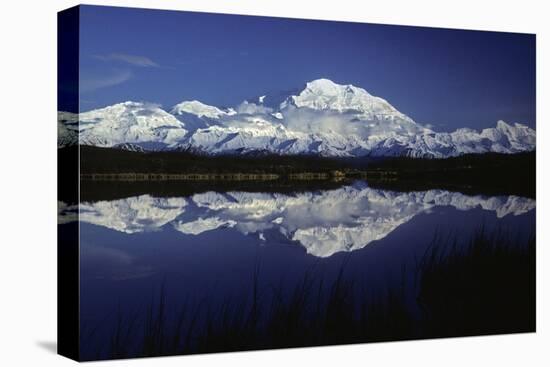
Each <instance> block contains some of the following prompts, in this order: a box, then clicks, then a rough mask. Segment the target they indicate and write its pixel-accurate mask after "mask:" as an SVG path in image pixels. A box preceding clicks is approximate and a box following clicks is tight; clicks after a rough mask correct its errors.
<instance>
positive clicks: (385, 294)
mask: <svg viewBox="0 0 550 367" xmlns="http://www.w3.org/2000/svg"><path fill="white" fill-rule="evenodd" d="M348 260H349V256H348V257H347V258H346V260H345V261H344V262H342V264H341V266H340V268H339V271H338V273H337V274H336V276H335V277H334V279H332V280H331V281H330V282H328V281H327V280H326V279H323V277H322V276H319V274H316V272H315V270H316V269H315V268H312V269H308V270H307V271H306V272H305V274H304V276H303V277H302V279H301V280H300V282H299V283H298V284H296V285H295V286H294V287H293V288H292V289H291V290H290V291H288V290H287V289H285V288H284V287H283V286H282V285H277V286H275V285H270V286H269V287H267V288H262V289H260V281H259V278H260V276H261V272H260V265H259V262H257V263H256V265H255V267H254V269H253V272H252V276H251V278H252V279H251V284H250V287H249V288H248V290H249V292H248V296H247V297H236V298H232V297H227V298H225V300H224V301H223V302H221V303H219V304H218V303H216V304H211V303H209V302H208V299H207V298H205V299H203V300H202V301H201V302H199V303H198V304H197V305H196V306H195V307H189V305H184V306H183V307H180V308H177V310H169V309H168V307H167V298H166V297H167V295H166V291H165V288H164V285H163V286H162V287H161V289H160V291H159V294H158V296H156V297H154V299H153V300H152V301H151V303H150V304H149V305H148V306H147V307H146V308H145V310H144V311H143V312H142V314H141V315H139V316H138V315H129V316H128V317H126V318H124V317H123V315H122V313H120V312H119V313H118V314H117V316H116V322H115V323H114V327H113V331H112V333H111V338H110V348H109V350H107V351H106V352H103V351H100V352H98V351H96V352H95V353H86V354H85V355H87V356H88V359H101V358H126V357H146V356H163V355H175V354H193V353H207V352H222V351H238V350H253V349H267V348H287V347H302V346H316V345H329V344H343V343H361V342H376V341H392V340H408V339H418V338H434V337H448V336H466V335H481V334H497V333H513V332H529V331H534V330H535V240H534V237H533V238H530V239H529V240H528V241H527V243H525V242H523V243H520V242H519V241H514V240H512V239H510V238H508V237H507V236H506V235H505V233H503V232H499V231H496V232H494V233H491V234H489V233H487V232H486V231H485V230H483V229H481V230H480V231H479V232H478V233H476V234H475V235H474V236H473V237H472V238H471V239H470V240H469V242H468V243H467V244H466V245H461V246H459V245H458V241H457V239H456V238H450V239H446V240H445V239H442V238H441V237H440V236H437V237H436V238H434V240H433V241H432V244H431V245H430V246H429V248H428V250H427V251H426V252H425V254H424V255H423V256H422V258H421V259H420V260H419V261H417V263H416V269H414V271H412V274H411V273H407V272H406V271H405V270H403V281H402V282H401V283H400V284H399V285H394V286H389V287H388V288H387V289H385V290H384V291H381V292H378V293H375V294H367V293H366V292H365V291H363V292H360V291H359V287H357V285H356V283H355V281H354V280H353V277H350V276H347V275H346V264H347V261H348ZM407 276H410V277H414V278H415V281H409V282H406V281H405V280H407V279H405V278H406V277H407ZM409 280H410V279H409ZM406 284H412V285H411V286H409V287H413V289H412V290H411V289H407V286H406ZM285 291H286V292H285ZM411 291H412V292H411ZM407 294H409V295H411V294H412V295H413V296H412V299H410V298H411V297H410V296H409V299H408V298H407V297H408V296H407ZM87 347H88V348H91V345H89V346H87Z"/></svg>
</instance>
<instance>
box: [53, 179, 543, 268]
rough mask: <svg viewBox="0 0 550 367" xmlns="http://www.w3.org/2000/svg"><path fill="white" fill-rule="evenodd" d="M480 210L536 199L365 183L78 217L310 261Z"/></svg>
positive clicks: (513, 209) (135, 202) (144, 203)
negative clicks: (286, 247)
mask: <svg viewBox="0 0 550 367" xmlns="http://www.w3.org/2000/svg"><path fill="white" fill-rule="evenodd" d="M442 206H445V207H449V206H450V207H453V208H455V209H456V210H462V211H467V210H472V209H482V210H486V211H489V212H493V213H494V215H495V216H496V217H498V218H502V217H505V216H508V215H522V214H525V213H528V212H530V211H532V210H534V209H535V200H533V199H529V198H524V197H518V196H497V197H488V196H481V195H478V196H468V195H464V194H461V193H457V192H449V191H444V190H429V191H420V192H409V193H404V192H393V191H385V190H377V189H372V188H370V187H368V185H366V184H365V183H356V184H354V185H350V186H345V187H341V188H339V189H335V190H329V191H313V192H304V193H297V194H281V193H251V192H227V193H218V192H206V193H201V194H196V195H193V196H191V197H187V198H168V199H160V198H153V197H151V196H149V195H143V196H139V197H131V198H127V199H120V200H113V201H100V202H95V203H83V204H82V205H81V209H80V220H81V221H83V222H86V223H91V224H94V225H99V226H103V227H107V228H111V229H113V230H116V231H121V232H125V233H140V232H145V231H151V230H157V229H159V228H161V227H163V226H172V227H173V228H174V229H175V230H177V231H179V232H181V233H183V234H187V235H200V234H201V233H204V232H207V231H211V230H215V229H220V228H231V229H232V230H236V231H238V232H240V233H242V234H244V235H251V236H255V237H257V238H263V239H264V240H269V239H274V238H276V241H277V242H280V241H286V242H289V243H297V244H299V245H301V246H303V247H304V248H305V249H306V251H307V252H308V253H309V254H311V255H314V256H318V257H327V256H331V255H333V254H335V253H337V252H341V251H354V250H358V249H361V248H363V247H365V246H367V245H368V244H370V243H372V242H373V241H376V240H380V239H382V238H384V237H385V236H387V235H389V234H390V233H391V232H393V231H394V230H395V229H397V228H398V227H399V226H400V225H402V224H404V223H406V222H408V221H410V220H411V219H412V218H414V217H415V216H417V215H419V214H421V213H428V212H430V211H431V210H432V209H434V208H436V207H442ZM59 215H60V218H61V219H62V220H63V223H66V222H69V221H71V220H76V218H77V217H76V215H74V208H73V207H70V206H66V205H64V204H63V203H61V204H60V205H59Z"/></svg>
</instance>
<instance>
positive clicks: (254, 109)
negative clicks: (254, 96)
mask: <svg viewBox="0 0 550 367" xmlns="http://www.w3.org/2000/svg"><path fill="white" fill-rule="evenodd" d="M236 110H237V112H238V113H244V114H247V115H258V114H260V115H261V114H269V113H271V112H273V109H272V108H269V107H265V106H260V105H257V104H255V103H250V102H248V101H244V102H242V103H241V104H240V105H238V106H237V108H236Z"/></svg>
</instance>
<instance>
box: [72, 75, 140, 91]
mask: <svg viewBox="0 0 550 367" xmlns="http://www.w3.org/2000/svg"><path fill="white" fill-rule="evenodd" d="M132 76H133V74H132V72H131V71H128V70H123V71H119V72H116V73H114V74H112V75H108V76H100V77H98V76H84V77H81V78H80V91H81V92H83V93H86V92H92V91H95V90H97V89H102V88H107V87H111V86H114V85H118V84H122V83H124V82H126V81H128V80H129V79H131V78H132Z"/></svg>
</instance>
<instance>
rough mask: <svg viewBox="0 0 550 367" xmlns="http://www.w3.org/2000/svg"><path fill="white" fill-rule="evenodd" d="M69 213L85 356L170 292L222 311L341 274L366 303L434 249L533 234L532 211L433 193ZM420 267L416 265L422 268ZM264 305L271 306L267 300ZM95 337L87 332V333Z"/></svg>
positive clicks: (197, 199) (120, 204) (360, 190)
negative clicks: (75, 234)
mask: <svg viewBox="0 0 550 367" xmlns="http://www.w3.org/2000/svg"><path fill="white" fill-rule="evenodd" d="M75 210H76V207H75V206H70V205H66V204H64V203H60V219H61V222H62V223H64V224H62V225H64V226H75V225H80V233H81V247H80V261H81V273H80V279H81V293H80V297H81V298H80V305H81V327H82V328H83V330H84V331H83V333H89V335H83V336H82V337H83V338H88V337H89V338H90V341H88V342H83V354H84V357H86V355H88V357H89V358H94V357H93V354H94V353H96V354H97V353H100V352H98V351H99V350H103V349H104V347H105V348H107V347H106V346H102V345H101V343H105V344H107V343H108V340H109V335H111V333H112V330H113V325H114V324H115V323H116V320H117V318H116V316H114V315H116V314H117V313H119V314H120V313H122V314H125V315H129V314H131V313H133V312H135V313H136V314H137V313H139V312H142V311H143V309H144V308H146V307H147V305H149V304H151V303H152V302H154V301H153V300H154V299H155V298H157V297H158V294H159V292H160V291H161V289H163V292H164V294H165V296H166V300H165V302H166V305H167V307H168V309H173V310H175V309H177V308H178V307H182V305H194V306H195V307H199V306H200V307H205V308H208V309H216V307H218V306H219V305H221V304H223V303H224V302H227V300H228V299H232V300H237V299H247V297H248V296H249V294H250V292H251V289H253V288H254V286H255V285H254V282H256V286H257V288H258V290H259V292H260V299H263V300H269V299H270V297H272V296H273V292H271V291H270V289H279V290H281V292H282V293H283V294H284V293H285V292H291V290H292V289H294V287H296V285H297V284H300V282H301V281H302V280H303V278H304V275H305V274H309V275H310V276H311V277H313V278H317V279H323V280H325V282H326V284H328V283H330V280H331V279H334V278H335V277H337V275H338V274H339V271H340V270H342V269H343V275H344V276H345V277H346V278H347V279H352V280H353V282H354V283H355V284H357V285H358V286H359V287H358V288H359V289H361V290H362V291H363V292H367V293H368V292H372V293H376V292H378V291H380V290H383V289H387V288H388V287H393V286H395V284H399V283H402V282H405V283H412V282H413V281H414V268H415V261H417V260H418V258H421V257H422V255H423V254H424V253H425V252H426V249H427V248H428V246H429V245H430V243H432V242H433V240H434V238H440V239H441V238H451V237H452V238H453V240H456V242H457V243H458V244H459V245H462V244H464V243H466V242H467V241H468V240H470V239H471V238H472V236H473V235H474V234H475V233H476V232H478V231H479V230H480V229H481V228H483V229H484V230H486V231H492V230H498V231H501V232H503V233H505V235H506V236H509V238H514V239H515V240H517V241H518V243H521V242H523V241H524V239H526V238H528V237H529V236H531V235H533V234H534V227H535V200H534V199H530V198H524V197H518V196H494V197H491V196H482V195H479V196H471V195H464V194H461V193H457V192H449V191H443V190H430V191H422V192H409V193H403V192H393V191H384V190H378V189H372V188H369V186H368V185H367V184H366V183H364V182H356V183H354V184H351V185H347V186H342V187H340V188H338V189H334V190H327V191H322V190H321V191H311V192H300V193H293V194H287V193H284V194H283V193H250V192H239V191H234V192H213V191H210V192H204V193H198V194H195V195H192V196H187V197H166V198H165V197H152V196H150V195H142V196H136V197H127V198H123V199H118V200H111V201H96V202H83V203H81V207H80V222H79V223H76V222H75V221H74V219H75V216H74V214H75ZM415 259H416V260H415ZM263 304H269V301H266V302H264V303H263ZM86 330H87V331H86Z"/></svg>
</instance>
